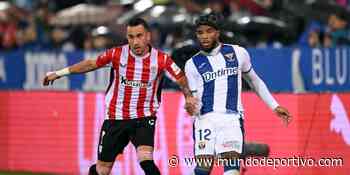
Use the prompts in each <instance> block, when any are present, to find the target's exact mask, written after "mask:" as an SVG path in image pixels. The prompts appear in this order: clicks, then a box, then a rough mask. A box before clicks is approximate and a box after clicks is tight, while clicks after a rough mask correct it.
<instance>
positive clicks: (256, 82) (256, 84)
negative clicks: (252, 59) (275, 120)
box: [243, 69, 292, 125]
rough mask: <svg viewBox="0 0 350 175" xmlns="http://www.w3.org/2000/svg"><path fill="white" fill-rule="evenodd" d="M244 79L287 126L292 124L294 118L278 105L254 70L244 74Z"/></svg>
mask: <svg viewBox="0 0 350 175" xmlns="http://www.w3.org/2000/svg"><path fill="white" fill-rule="evenodd" d="M243 78H244V79H245V80H247V81H248V83H249V85H250V87H252V88H253V89H254V90H255V93H256V94H257V95H258V96H259V97H260V98H261V99H262V100H263V101H264V102H265V103H266V104H267V105H268V106H269V107H270V108H271V109H272V110H273V111H274V112H275V113H276V114H277V115H278V116H279V117H280V118H281V119H282V120H283V122H284V123H285V124H286V125H288V124H289V123H290V122H291V120H292V116H291V115H290V113H289V112H288V110H287V109H286V108H284V107H282V106H280V105H279V104H278V103H277V101H276V100H275V98H273V96H272V95H271V93H270V91H269V90H268V89H267V87H266V85H265V83H264V81H262V80H261V79H260V77H259V76H258V75H257V74H256V73H255V71H254V70H253V69H251V70H250V71H249V72H248V73H245V74H243Z"/></svg>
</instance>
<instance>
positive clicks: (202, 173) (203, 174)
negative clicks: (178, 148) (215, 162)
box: [194, 165, 210, 175]
mask: <svg viewBox="0 0 350 175" xmlns="http://www.w3.org/2000/svg"><path fill="white" fill-rule="evenodd" d="M194 174H195V175H209V174H210V168H208V167H202V166H198V165H197V166H196V167H195V168H194Z"/></svg>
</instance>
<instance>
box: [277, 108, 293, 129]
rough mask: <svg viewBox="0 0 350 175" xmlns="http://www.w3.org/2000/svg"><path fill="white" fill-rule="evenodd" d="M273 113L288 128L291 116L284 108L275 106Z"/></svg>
mask: <svg viewBox="0 0 350 175" xmlns="http://www.w3.org/2000/svg"><path fill="white" fill-rule="evenodd" d="M274 112H275V113H276V114H277V115H278V116H279V117H280V118H281V119H282V120H283V122H284V124H285V125H286V126H288V124H289V123H290V122H291V121H292V116H291V115H290V113H289V112H288V110H287V109H286V108H284V107H282V106H277V107H276V108H275V109H274Z"/></svg>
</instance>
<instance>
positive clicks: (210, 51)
mask: <svg viewBox="0 0 350 175" xmlns="http://www.w3.org/2000/svg"><path fill="white" fill-rule="evenodd" d="M220 47H221V43H220V42H216V43H215V44H214V45H213V47H211V48H209V49H202V52H203V53H204V54H205V55H216V54H217V53H218V52H219V50H220Z"/></svg>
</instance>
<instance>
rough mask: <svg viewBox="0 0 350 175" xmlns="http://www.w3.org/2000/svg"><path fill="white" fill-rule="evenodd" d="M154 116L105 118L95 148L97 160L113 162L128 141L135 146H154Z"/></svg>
mask: <svg viewBox="0 0 350 175" xmlns="http://www.w3.org/2000/svg"><path fill="white" fill-rule="evenodd" d="M155 125H156V117H143V118H137V119H130V120H105V121H104V122H103V125H102V129H101V132H100V139H99V145H98V148H97V154H98V160H101V161H104V162H114V160H115V158H116V156H117V155H118V154H121V153H123V150H124V148H125V147H126V146H127V145H128V143H129V141H131V143H132V144H133V145H134V146H135V148H137V147H138V146H140V145H147V146H152V147H153V146H154V129H155Z"/></svg>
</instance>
